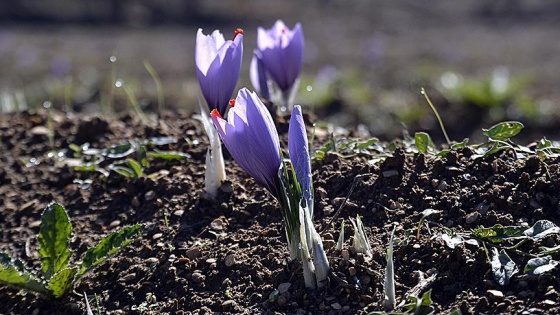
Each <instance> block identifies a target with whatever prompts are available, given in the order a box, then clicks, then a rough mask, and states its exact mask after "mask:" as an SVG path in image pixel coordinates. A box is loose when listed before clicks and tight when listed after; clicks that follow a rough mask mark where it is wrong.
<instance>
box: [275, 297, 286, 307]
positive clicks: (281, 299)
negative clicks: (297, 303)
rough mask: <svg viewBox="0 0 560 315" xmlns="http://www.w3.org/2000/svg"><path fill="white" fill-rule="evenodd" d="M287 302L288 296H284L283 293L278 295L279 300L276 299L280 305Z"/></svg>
mask: <svg viewBox="0 0 560 315" xmlns="http://www.w3.org/2000/svg"><path fill="white" fill-rule="evenodd" d="M287 302H288V299H286V297H285V296H283V295H280V296H279V297H278V300H277V301H276V303H278V305H279V306H282V305H286V303H287Z"/></svg>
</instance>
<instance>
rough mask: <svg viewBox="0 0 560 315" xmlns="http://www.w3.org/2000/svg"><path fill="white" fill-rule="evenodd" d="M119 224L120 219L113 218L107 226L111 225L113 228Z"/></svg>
mask: <svg viewBox="0 0 560 315" xmlns="http://www.w3.org/2000/svg"><path fill="white" fill-rule="evenodd" d="M120 225H121V221H120V220H115V221H113V222H111V223H109V227H112V228H113V227H117V226H120Z"/></svg>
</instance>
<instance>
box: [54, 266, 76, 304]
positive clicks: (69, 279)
mask: <svg viewBox="0 0 560 315" xmlns="http://www.w3.org/2000/svg"><path fill="white" fill-rule="evenodd" d="M77 272H78V269H77V268H67V269H63V270H61V271H59V272H57V273H55V274H54V275H53V276H52V278H51V279H50V280H49V290H50V291H51V295H52V296H53V297H54V298H55V299H59V298H61V297H63V296H64V294H66V292H68V290H70V289H71V288H72V286H73V285H74V279H75V278H76V273H77Z"/></svg>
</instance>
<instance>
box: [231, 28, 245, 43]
mask: <svg viewBox="0 0 560 315" xmlns="http://www.w3.org/2000/svg"><path fill="white" fill-rule="evenodd" d="M239 34H241V35H243V29H242V28H238V29H236V30H235V33H234V34H233V39H234V40H235V38H236V37H237V35H239Z"/></svg>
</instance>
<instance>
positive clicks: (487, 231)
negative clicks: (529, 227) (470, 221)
mask: <svg viewBox="0 0 560 315" xmlns="http://www.w3.org/2000/svg"><path fill="white" fill-rule="evenodd" d="M525 230H526V228H524V227H522V226H502V225H500V224H496V225H494V226H493V227H491V228H478V229H476V230H474V231H473V235H474V236H475V237H478V238H480V239H483V240H488V241H490V242H492V243H500V242H502V241H504V240H505V239H511V238H524V234H523V232H524V231H525Z"/></svg>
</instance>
